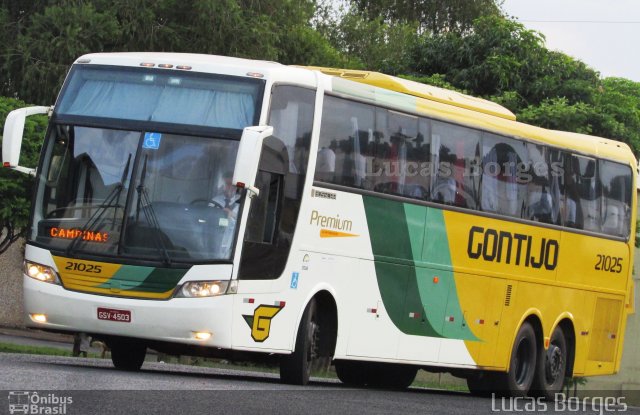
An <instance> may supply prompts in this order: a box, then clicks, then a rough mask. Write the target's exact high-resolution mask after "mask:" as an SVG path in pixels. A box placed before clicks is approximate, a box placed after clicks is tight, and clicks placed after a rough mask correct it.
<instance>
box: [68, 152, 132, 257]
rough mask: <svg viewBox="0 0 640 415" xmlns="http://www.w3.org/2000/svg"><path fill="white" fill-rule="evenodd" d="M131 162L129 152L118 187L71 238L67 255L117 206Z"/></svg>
mask: <svg viewBox="0 0 640 415" xmlns="http://www.w3.org/2000/svg"><path fill="white" fill-rule="evenodd" d="M130 164H131V153H129V157H128V158H127V164H126V165H125V167H124V171H123V172H122V177H121V178H120V182H118V183H117V184H116V187H114V188H113V190H112V191H111V192H110V193H109V194H108V195H107V197H106V198H105V199H104V202H102V204H101V205H100V206H98V208H97V209H96V211H95V212H93V215H91V216H90V217H89V220H88V221H87V223H85V225H84V226H83V227H81V228H80V229H79V232H78V234H77V235H76V237H75V238H73V239H72V240H71V242H70V243H69V246H67V250H66V254H67V256H70V255H71V253H72V252H73V250H74V249H75V247H76V245H77V244H78V241H81V240H82V238H83V236H84V235H85V234H86V233H87V232H88V231H90V230H91V229H92V228H93V227H94V226H95V225H96V223H98V221H99V220H100V219H101V218H102V216H103V215H104V213H105V212H106V211H107V209H109V208H112V207H116V206H117V204H114V203H113V202H114V201H117V200H119V199H120V193H122V189H124V181H125V180H126V178H127V175H128V174H129V166H130Z"/></svg>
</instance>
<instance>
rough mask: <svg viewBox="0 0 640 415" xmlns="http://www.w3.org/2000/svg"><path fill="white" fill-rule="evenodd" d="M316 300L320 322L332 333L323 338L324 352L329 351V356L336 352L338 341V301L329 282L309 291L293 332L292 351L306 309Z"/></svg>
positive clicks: (299, 311)
mask: <svg viewBox="0 0 640 415" xmlns="http://www.w3.org/2000/svg"><path fill="white" fill-rule="evenodd" d="M313 300H315V301H316V307H318V310H320V313H319V317H320V324H321V325H323V324H324V325H325V326H324V327H327V328H328V329H329V330H328V332H329V333H330V336H329V337H326V336H325V338H321V341H322V345H321V347H322V351H323V354H325V353H327V356H333V354H334V352H335V347H336V342H337V339H338V305H337V304H338V303H337V301H336V295H335V291H334V290H333V288H332V287H331V286H329V285H327V284H322V285H319V286H317V287H315V288H314V290H312V291H310V292H309V295H308V296H307V298H306V299H305V301H304V303H303V304H304V306H303V307H300V309H299V310H298V316H297V318H296V324H295V325H294V330H293V333H292V343H291V344H292V351H293V350H294V349H295V344H296V342H295V339H296V338H297V336H298V331H299V330H300V322H301V321H302V316H303V314H304V311H305V310H306V309H307V307H308V306H309V303H310V302H311V301H313Z"/></svg>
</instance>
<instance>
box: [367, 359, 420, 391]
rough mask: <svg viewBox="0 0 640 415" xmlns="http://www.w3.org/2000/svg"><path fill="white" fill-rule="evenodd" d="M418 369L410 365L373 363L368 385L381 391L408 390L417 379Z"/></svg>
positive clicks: (370, 368)
mask: <svg viewBox="0 0 640 415" xmlns="http://www.w3.org/2000/svg"><path fill="white" fill-rule="evenodd" d="M417 373H418V368H417V367H415V366H410V365H398V364H389V363H372V364H371V367H369V379H368V380H367V385H368V386H371V387H373V388H380V389H394V390H403V389H407V388H408V387H409V386H411V384H412V383H413V381H414V380H415V378H416V374H417Z"/></svg>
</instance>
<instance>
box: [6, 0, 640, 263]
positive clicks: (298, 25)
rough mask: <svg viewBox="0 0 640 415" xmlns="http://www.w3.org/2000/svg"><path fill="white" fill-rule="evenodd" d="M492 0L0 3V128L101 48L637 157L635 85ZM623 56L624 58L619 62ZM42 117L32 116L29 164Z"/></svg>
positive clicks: (26, 198) (20, 212)
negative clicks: (395, 91) (515, 125)
mask: <svg viewBox="0 0 640 415" xmlns="http://www.w3.org/2000/svg"><path fill="white" fill-rule="evenodd" d="M500 7H501V0H192V1H189V2H184V1H179V0H40V1H24V0H1V3H0V96H2V97H0V124H4V119H5V117H6V114H7V113H8V112H9V111H10V110H11V109H14V108H17V107H21V106H25V105H26V104H25V102H26V103H29V104H37V105H50V104H52V103H54V102H55V98H56V94H57V91H58V90H59V88H60V85H61V83H62V81H63V80H64V77H65V74H66V72H67V70H68V68H69V65H70V64H71V63H72V62H73V61H74V60H75V59H76V58H77V57H78V56H80V55H82V54H85V53H90V52H111V51H172V52H189V53H208V54H220V55H229V56H238V57H247V58H255V59H267V60H275V61H278V62H281V63H283V64H299V65H317V66H332V67H344V68H354V69H367V70H375V71H381V72H385V73H388V74H392V75H398V76H403V77H406V78H409V79H413V80H417V81H419V82H424V83H428V84H432V85H436V86H442V87H446V88H453V89H456V90H459V91H462V92H465V93H468V94H471V95H475V96H480V97H483V98H487V99H490V100H493V101H495V102H498V103H500V104H501V105H504V106H505V107H507V108H509V109H510V110H511V111H513V112H514V113H515V114H516V116H517V117H518V119H519V120H520V121H523V122H526V123H530V124H534V125H539V126H543V127H547V128H554V129H561V130H566V131H574V132H581V133H587V134H594V135H600V136H604V137H608V138H613V139H616V140H620V141H622V142H625V143H627V144H629V146H631V148H632V149H633V150H634V151H635V152H636V154H638V152H640V83H637V82H633V81H631V80H627V79H621V78H604V79H603V78H601V77H600V74H599V73H598V72H597V71H595V70H594V69H592V68H590V67H588V66H587V65H585V64H584V63H583V62H581V61H579V60H576V59H574V58H572V57H570V56H567V55H565V54H563V53H560V52H557V51H550V50H548V49H547V48H546V46H545V40H544V36H542V35H541V34H540V33H537V32H535V31H531V30H528V29H526V28H525V27H524V26H523V25H521V24H520V23H517V22H515V21H514V20H511V19H510V18H508V17H506V16H505V15H504V13H503V12H502V10H501V8H500ZM621 58H623V57H621ZM45 128H46V119H45V118H43V117H39V118H34V117H31V118H30V119H29V121H28V122H27V127H26V130H27V133H26V135H25V141H24V143H23V153H22V158H21V164H23V165H25V166H29V167H32V166H35V164H36V163H37V159H38V154H39V149H40V146H41V142H42V139H43V136H44V131H45ZM30 195H31V180H30V179H29V178H27V177H25V176H21V175H19V174H17V173H13V172H9V171H5V170H0V200H1V201H2V205H1V206H0V223H2V224H3V228H2V230H1V231H0V253H1V252H2V251H3V250H4V249H6V246H7V245H8V244H9V243H10V242H11V241H13V240H14V239H15V237H16V235H18V234H20V232H22V230H23V229H24V227H25V226H26V223H27V216H28V207H29V204H30Z"/></svg>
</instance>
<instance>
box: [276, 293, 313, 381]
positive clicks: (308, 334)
mask: <svg viewBox="0 0 640 415" xmlns="http://www.w3.org/2000/svg"><path fill="white" fill-rule="evenodd" d="M320 334H321V333H320V324H319V320H318V311H317V306H316V300H315V298H314V299H312V300H311V301H310V302H309V304H308V305H307V308H306V309H305V310H304V313H303V314H302V321H301V322H300V327H299V328H298V336H297V337H296V344H295V350H294V351H293V353H291V354H290V355H288V356H283V357H282V358H281V359H280V380H281V381H282V382H284V383H289V384H292V385H306V384H307V383H309V377H310V376H311V369H312V368H313V367H315V366H318V365H319V359H320V352H319V348H320Z"/></svg>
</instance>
